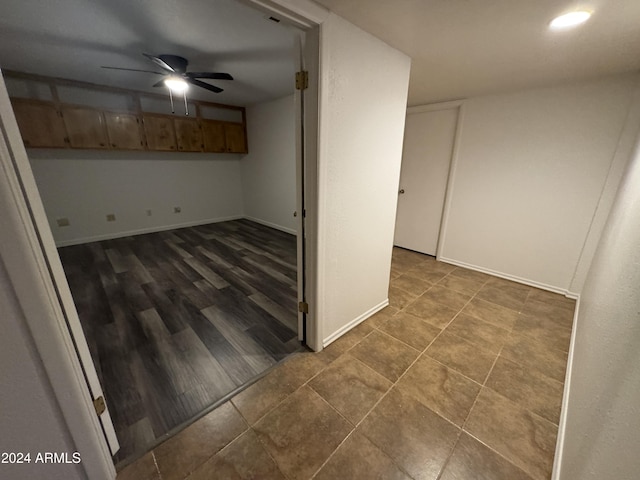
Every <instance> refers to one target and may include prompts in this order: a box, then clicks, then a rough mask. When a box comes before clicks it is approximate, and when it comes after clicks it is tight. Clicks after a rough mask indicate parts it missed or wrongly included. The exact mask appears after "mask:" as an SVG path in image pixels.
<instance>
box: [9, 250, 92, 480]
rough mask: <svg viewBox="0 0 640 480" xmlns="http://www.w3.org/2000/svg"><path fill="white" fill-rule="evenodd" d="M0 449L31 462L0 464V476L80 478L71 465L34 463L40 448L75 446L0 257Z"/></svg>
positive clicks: (67, 449) (69, 449)
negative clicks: (19, 453) (29, 454)
mask: <svg viewBox="0 0 640 480" xmlns="http://www.w3.org/2000/svg"><path fill="white" fill-rule="evenodd" d="M0 328H1V329H2V348H0V432H2V434H0V452H24V453H26V452H30V453H31V463H30V464H22V465H15V464H13V465H12V464H0V478H6V479H14V478H15V479H18V478H33V479H40V478H43V479H44V478H47V479H52V480H57V479H60V480H66V479H69V480H72V479H76V478H77V479H80V478H84V474H83V473H82V471H81V470H80V469H79V468H78V467H77V466H75V465H45V464H42V463H40V464H36V463H35V460H36V454H37V453H38V452H57V453H60V452H67V453H69V455H70V456H71V455H72V454H73V452H74V451H76V450H78V448H77V447H75V446H74V444H73V442H72V440H71V439H70V438H69V433H68V430H67V428H66V425H65V424H64V420H63V419H62V417H61V414H60V412H59V409H58V406H57V404H56V402H55V400H54V395H53V391H52V390H51V387H50V386H49V383H48V382H49V381H48V379H47V377H46V374H45V372H44V371H43V368H42V360H40V358H39V356H38V354H37V352H36V349H35V347H34V344H33V339H32V338H31V335H30V334H29V331H28V330H27V327H26V325H25V320H24V315H23V312H22V310H21V309H20V306H19V303H18V301H17V299H16V297H15V293H14V290H13V286H12V285H11V283H10V282H9V279H8V276H7V273H6V271H5V268H4V264H3V262H2V260H1V259H0Z"/></svg>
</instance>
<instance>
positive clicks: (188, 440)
mask: <svg viewBox="0 0 640 480" xmlns="http://www.w3.org/2000/svg"><path fill="white" fill-rule="evenodd" d="M247 428H248V427H247V424H246V422H245V421H244V420H243V418H242V416H241V415H240V414H239V413H238V411H237V410H236V409H235V408H234V407H233V405H231V403H230V402H227V403H225V404H223V405H221V406H220V407H218V408H216V409H215V410H214V411H212V412H211V413H209V414H207V415H205V416H204V417H202V418H201V419H199V420H197V421H196V422H195V423H193V424H192V425H190V426H188V427H187V428H185V429H184V430H183V431H181V432H180V433H178V434H177V435H175V436H173V437H171V438H170V439H169V440H167V441H166V442H164V443H162V444H160V445H159V446H158V447H156V448H155V450H154V451H153V453H154V455H155V457H156V462H157V464H158V469H159V470H160V475H161V476H162V479H163V480H174V479H182V478H184V477H185V476H186V475H187V474H189V473H191V472H193V471H194V470H195V469H196V468H198V467H199V466H200V465H202V464H203V463H204V462H205V461H207V460H208V459H209V458H210V457H212V456H213V455H215V454H216V453H217V452H218V451H219V450H220V449H222V448H223V447H224V446H225V445H227V444H228V443H229V442H231V441H232V440H233V439H235V438H237V437H238V436H239V435H240V434H241V433H242V432H244V431H246V430H247Z"/></svg>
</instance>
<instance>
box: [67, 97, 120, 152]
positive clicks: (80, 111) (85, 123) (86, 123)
mask: <svg viewBox="0 0 640 480" xmlns="http://www.w3.org/2000/svg"><path fill="white" fill-rule="evenodd" d="M62 118H63V119H64V124H65V126H66V127H67V137H68V138H69V145H70V146H71V147H73V148H104V149H106V148H109V141H108V139H107V130H106V127H105V124H104V117H103V116H102V112H101V111H100V110H96V109H93V108H85V107H63V108H62Z"/></svg>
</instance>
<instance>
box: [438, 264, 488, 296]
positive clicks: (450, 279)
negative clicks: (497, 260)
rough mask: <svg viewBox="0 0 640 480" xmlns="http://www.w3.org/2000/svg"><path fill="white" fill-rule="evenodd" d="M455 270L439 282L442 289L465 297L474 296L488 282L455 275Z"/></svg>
mask: <svg viewBox="0 0 640 480" xmlns="http://www.w3.org/2000/svg"><path fill="white" fill-rule="evenodd" d="M454 273H455V270H454V271H453V272H451V273H450V274H449V275H447V276H446V277H444V278H443V279H442V280H440V281H439V282H438V285H439V286H441V287H446V288H450V289H451V290H455V291H456V292H460V293H464V294H465V295H474V294H476V293H477V292H478V290H480V289H481V288H482V286H483V285H484V284H485V283H486V280H475V279H472V278H466V277H461V276H457V275H454Z"/></svg>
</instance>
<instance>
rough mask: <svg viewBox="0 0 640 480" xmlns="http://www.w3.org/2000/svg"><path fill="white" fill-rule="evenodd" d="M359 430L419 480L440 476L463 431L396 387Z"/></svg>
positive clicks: (428, 479)
mask: <svg viewBox="0 0 640 480" xmlns="http://www.w3.org/2000/svg"><path fill="white" fill-rule="evenodd" d="M400 412H402V413H401V414H400ZM358 431H359V432H360V433H362V434H363V435H365V436H366V437H367V438H368V439H369V440H371V441H372V442H373V443H374V444H375V445H376V446H377V447H378V448H380V449H381V450H382V451H383V452H385V453H386V454H387V455H389V457H391V458H392V459H393V460H394V461H395V463H396V464H398V465H399V466H400V467H401V468H402V469H403V470H405V471H406V472H407V473H408V474H409V475H411V476H412V477H413V478H415V479H417V480H423V479H424V480H435V479H436V478H437V477H438V474H439V473H440V471H441V470H442V467H443V466H444V463H445V461H446V459H447V457H448V456H449V454H450V453H451V451H452V449H453V446H454V444H455V442H456V440H457V438H458V434H459V432H460V430H459V429H458V428H457V427H455V426H454V425H452V424H451V423H449V422H447V421H446V420H444V419H443V418H442V417H440V416H439V415H437V414H435V413H434V412H433V411H431V410H430V409H428V408H427V407H425V406H424V405H422V404H421V403H420V402H418V401H417V400H416V399H414V398H413V397H412V396H410V395H408V394H405V393H402V392H400V391H398V390H397V389H396V388H394V389H392V390H391V392H389V393H388V394H387V396H386V397H385V398H383V399H382V401H381V402H380V403H379V404H378V405H377V406H376V408H375V409H374V410H373V411H372V412H371V413H370V414H369V415H368V416H367V417H366V418H365V419H364V421H363V422H362V424H361V425H360V427H359V428H358Z"/></svg>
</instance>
